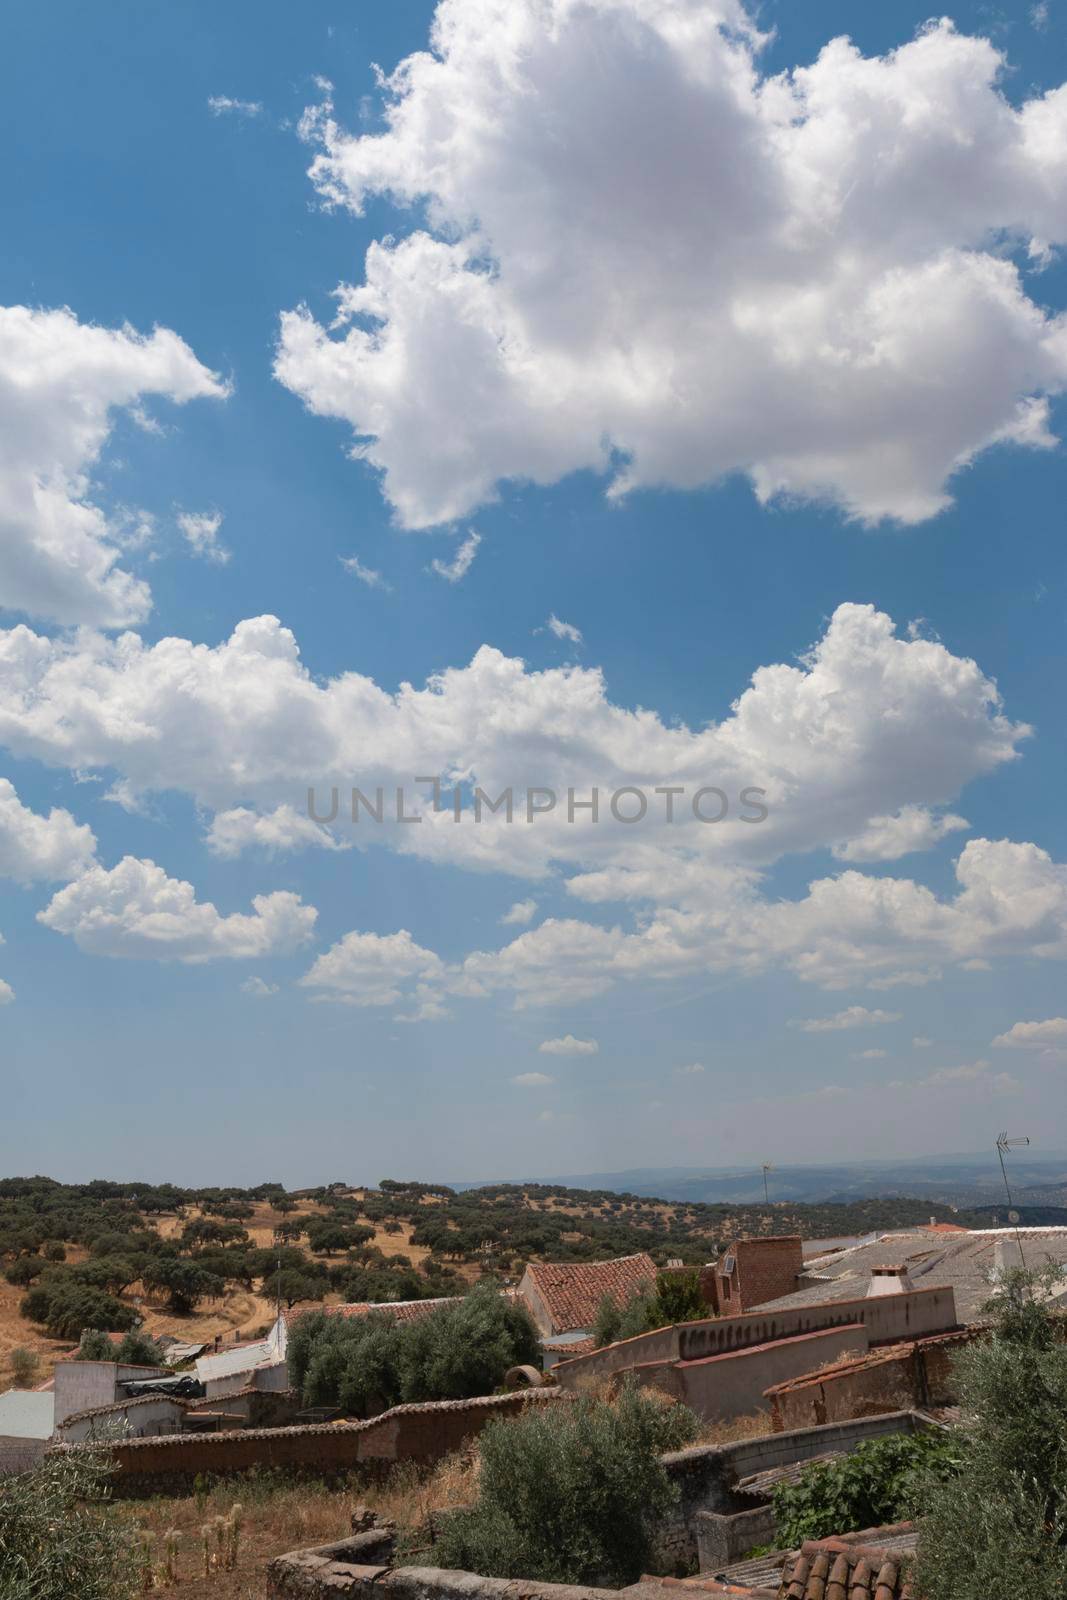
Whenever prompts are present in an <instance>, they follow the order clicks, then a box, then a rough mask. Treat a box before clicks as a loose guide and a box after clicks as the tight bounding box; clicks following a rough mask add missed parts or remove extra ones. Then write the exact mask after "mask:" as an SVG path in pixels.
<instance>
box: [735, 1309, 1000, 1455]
mask: <svg viewBox="0 0 1067 1600" xmlns="http://www.w3.org/2000/svg"><path fill="white" fill-rule="evenodd" d="M979 1336H980V1335H979V1334H977V1333H975V1332H971V1331H967V1332H960V1333H955V1334H947V1335H944V1336H942V1337H940V1338H934V1339H920V1340H917V1341H915V1342H914V1343H913V1344H904V1345H897V1346H894V1347H891V1348H890V1349H888V1350H879V1351H874V1352H872V1353H871V1354H870V1355H868V1356H866V1357H864V1358H863V1359H862V1360H860V1361H852V1362H848V1363H846V1364H843V1365H840V1366H835V1367H829V1368H826V1369H824V1370H823V1371H821V1372H810V1373H807V1374H805V1375H804V1376H802V1377H796V1378H792V1379H789V1380H788V1381H786V1382H783V1383H779V1384H776V1385H774V1386H773V1387H772V1388H769V1389H768V1390H767V1401H768V1403H769V1405H770V1408H771V1419H772V1424H773V1426H774V1428H775V1430H776V1431H782V1430H783V1429H786V1428H804V1427H816V1426H818V1425H819V1424H821V1423H827V1422H842V1421H844V1420H845V1419H847V1418H849V1417H867V1416H875V1415H877V1414H878V1413H880V1412H884V1411H898V1410H900V1409H902V1408H903V1409H906V1408H908V1407H917V1408H918V1409H919V1410H923V1409H925V1408H926V1407H928V1406H946V1405H954V1404H955V1403H956V1392H955V1385H954V1382H953V1377H952V1361H953V1357H954V1356H955V1355H956V1353H957V1351H959V1350H961V1349H962V1348H963V1347H964V1345H966V1344H967V1343H969V1341H970V1340H971V1339H973V1338H975V1337H979Z"/></svg>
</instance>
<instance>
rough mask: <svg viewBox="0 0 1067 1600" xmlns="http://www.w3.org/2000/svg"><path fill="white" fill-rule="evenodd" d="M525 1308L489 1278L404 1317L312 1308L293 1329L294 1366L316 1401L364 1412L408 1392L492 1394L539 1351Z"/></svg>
mask: <svg viewBox="0 0 1067 1600" xmlns="http://www.w3.org/2000/svg"><path fill="white" fill-rule="evenodd" d="M539 1350H540V1346H539V1342H538V1337H537V1332H536V1330H535V1328H534V1326H533V1324H532V1322H531V1321H530V1319H529V1317H528V1316H527V1314H526V1312H525V1310H524V1309H523V1308H522V1307H521V1306H519V1305H516V1304H515V1302H514V1301H513V1300H510V1299H505V1297H504V1296H503V1295H501V1294H499V1293H498V1292H497V1290H496V1288H495V1287H494V1286H493V1285H492V1284H489V1283H485V1284H478V1285H477V1286H476V1287H475V1288H474V1289H472V1290H471V1291H470V1293H469V1294H467V1295H465V1296H463V1297H462V1298H457V1299H456V1300H455V1301H452V1302H450V1303H449V1304H448V1305H445V1306H440V1307H438V1308H437V1309H436V1310H434V1311H430V1312H428V1313H427V1315H426V1316H425V1317H423V1318H421V1319H420V1320H419V1321H418V1322H407V1323H398V1322H397V1321H396V1320H395V1319H394V1318H393V1317H391V1316H390V1315H389V1313H388V1309H387V1307H385V1306H383V1307H382V1310H381V1312H380V1313H379V1312H373V1311H372V1312H370V1313H369V1314H368V1315H366V1316H362V1317H338V1316H329V1315H327V1314H326V1313H324V1312H314V1311H313V1312H309V1313H307V1314H306V1315H305V1316H302V1317H299V1318H298V1319H297V1321H296V1323H295V1324H294V1326H293V1330H292V1332H291V1334H290V1336H289V1349H288V1361H289V1373H290V1378H291V1381H292V1383H293V1385H294V1387H296V1388H299V1389H300V1390H301V1391H302V1393H303V1398H304V1404H305V1405H309V1406H340V1407H341V1408H342V1409H343V1410H345V1411H347V1412H350V1413H353V1414H355V1415H357V1416H364V1415H367V1414H369V1413H370V1412H372V1411H376V1410H380V1409H382V1408H384V1407H385V1406H391V1405H396V1404H398V1403H399V1402H400V1401H407V1400H462V1399H466V1398H468V1397H469V1396H471V1395H478V1394H491V1393H492V1392H493V1390H494V1389H496V1388H497V1387H498V1386H499V1384H500V1382H501V1380H502V1378H503V1376H504V1374H505V1372H506V1371H507V1369H508V1368H509V1367H513V1366H517V1365H520V1364H523V1363H528V1362H537V1360H538V1358H539Z"/></svg>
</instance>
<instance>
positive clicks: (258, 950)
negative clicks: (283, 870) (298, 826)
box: [37, 856, 317, 962]
mask: <svg viewBox="0 0 1067 1600" xmlns="http://www.w3.org/2000/svg"><path fill="white" fill-rule="evenodd" d="M252 907H253V909H252V912H251V914H244V913H238V912H235V913H233V914H232V915H231V916H222V915H221V914H220V913H219V912H218V910H217V909H216V908H215V906H213V905H212V904H211V902H210V901H198V900H197V898H196V893H195V890H194V889H193V886H192V884H191V883H185V882H183V881H182V880H181V879H180V878H170V877H168V876H167V874H166V873H165V872H164V870H163V868H162V867H158V866H156V864H155V862H153V861H140V860H138V859H137V858H136V857H135V856H125V857H124V858H123V859H122V861H120V862H119V864H118V866H116V867H112V868H111V869H110V870H108V869H107V868H106V867H101V866H93V867H90V868H88V870H87V871H85V872H84V873H83V874H82V875H81V877H80V878H76V879H75V880H74V882H73V883H70V884H68V885H67V887H66V888H65V889H60V890H59V892H58V894H56V895H54V896H53V898H52V900H51V902H50V903H49V905H47V906H46V907H45V909H44V910H43V911H40V912H38V914H37V920H38V921H39V922H43V923H44V925H45V927H47V928H53V929H54V930H55V931H56V932H57V933H65V934H69V935H70V936H71V937H72V938H73V939H74V941H75V943H76V944H77V945H78V947H79V949H81V950H84V951H85V952H86V953H87V954H88V955H95V956H119V957H126V958H141V959H151V960H156V961H185V962H202V961H213V960H219V959H224V958H230V959H235V960H246V959H248V958H249V957H254V956H266V955H275V954H281V953H284V952H287V951H290V950H293V949H295V948H296V947H297V946H299V945H301V944H303V943H304V942H305V941H306V940H307V939H309V938H310V937H311V933H312V931H313V929H314V925H315V919H316V916H317V912H316V911H315V909H314V907H312V906H305V905H303V904H302V903H301V900H300V896H299V895H295V894H290V893H288V892H286V891H278V892H277V893H275V894H266V895H256V896H255V897H254V899H253V901H252Z"/></svg>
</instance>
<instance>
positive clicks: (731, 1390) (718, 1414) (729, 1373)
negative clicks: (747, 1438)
mask: <svg viewBox="0 0 1067 1600" xmlns="http://www.w3.org/2000/svg"><path fill="white" fill-rule="evenodd" d="M866 1351H867V1330H866V1328H865V1327H863V1325H862V1324H861V1323H852V1324H850V1325H849V1326H846V1327H844V1328H824V1329H820V1331H819V1332H818V1333H803V1334H800V1335H799V1337H797V1338H795V1339H777V1340H775V1342H774V1343H773V1344H758V1345H753V1346H752V1347H751V1349H747V1350H731V1351H730V1352H729V1353H728V1354H727V1355H722V1356H705V1357H704V1359H703V1360H702V1361H664V1362H654V1363H650V1364H648V1365H645V1366H640V1367H635V1368H634V1369H633V1376H634V1378H635V1379H636V1380H637V1382H638V1383H639V1384H641V1385H642V1386H643V1387H648V1388H657V1389H662V1390H663V1391H664V1392H665V1393H666V1394H669V1395H673V1396H674V1398H675V1399H677V1400H681V1401H683V1402H684V1404H685V1405H687V1406H689V1407H691V1409H692V1410H693V1411H695V1412H696V1414H697V1416H698V1417H700V1418H701V1420H702V1421H705V1422H712V1421H715V1420H721V1421H728V1420H729V1419H731V1418H733V1417H744V1416H748V1415H750V1414H751V1413H752V1412H754V1411H761V1410H763V1409H765V1407H766V1401H765V1400H764V1397H763V1395H764V1390H765V1389H767V1388H768V1387H769V1386H770V1385H772V1384H779V1383H782V1382H783V1381H784V1380H785V1379H786V1378H794V1377H796V1376H797V1375H798V1374H800V1373H805V1374H806V1373H810V1372H812V1371H813V1369H814V1368H816V1367H821V1366H825V1365H826V1364H827V1363H828V1362H832V1361H840V1360H841V1358H842V1357H843V1356H845V1355H850V1354H856V1355H865V1354H866ZM624 1376H625V1375H624V1374H623V1373H619V1374H617V1375H616V1378H615V1380H614V1381H615V1383H616V1384H618V1383H621V1382H622V1380H623V1377H624ZM887 1409H890V1410H895V1409H899V1407H889V1408H887ZM824 1420H826V1421H829V1420H830V1419H829V1418H825V1419H824Z"/></svg>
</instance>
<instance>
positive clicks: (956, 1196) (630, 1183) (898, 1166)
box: [453, 1150, 1067, 1206]
mask: <svg viewBox="0 0 1067 1600" xmlns="http://www.w3.org/2000/svg"><path fill="white" fill-rule="evenodd" d="M1008 1178H1009V1182H1010V1184H1011V1192H1012V1199H1013V1201H1015V1202H1016V1203H1017V1204H1018V1205H1019V1206H1037V1205H1043V1206H1067V1155H1065V1154H1051V1155H1050V1154H1042V1155H1041V1156H1033V1155H1031V1154H1030V1153H1029V1152H1028V1151H1025V1150H1013V1151H1012V1152H1011V1154H1010V1156H1009V1158H1008ZM510 1181H514V1182H529V1183H547V1184H559V1185H561V1186H563V1187H565V1188H568V1189H602V1190H610V1191H612V1192H613V1193H615V1194H635V1195H642V1196H649V1197H655V1198H657V1199H660V1200H680V1201H689V1202H699V1201H703V1202H705V1203H707V1204H715V1203H723V1204H728V1205H752V1204H755V1203H758V1202H759V1201H762V1200H763V1198H764V1190H763V1172H762V1170H761V1169H760V1168H758V1167H757V1168H752V1167H744V1168H742V1167H735V1168H728V1167H635V1168H632V1169H630V1170H628V1171H623V1172H585V1173H576V1174H575V1173H569V1174H567V1175H565V1176H560V1177H551V1178H545V1177H538V1178H525V1179H521V1180H520V1179H515V1180H510ZM453 1187H455V1188H459V1189H473V1188H478V1187H480V1185H479V1184H472V1183H463V1184H455V1185H453ZM768 1188H769V1193H770V1198H771V1200H772V1201H775V1200H779V1201H798V1202H803V1203H807V1204H819V1203H828V1202H829V1203H832V1202H840V1203H847V1202H848V1201H850V1200H859V1199H870V1198H878V1197H896V1196H909V1197H911V1198H914V1199H917V1200H930V1201H936V1202H938V1203H939V1204H942V1205H952V1206H989V1205H1006V1204H1007V1202H1006V1200H1005V1198H1004V1180H1003V1178H1002V1176H1001V1171H1000V1164H999V1162H998V1160H997V1156H996V1152H995V1151H988V1152H986V1151H983V1152H981V1153H979V1154H973V1153H972V1154H965V1155H944V1156H923V1157H921V1158H911V1159H909V1160H906V1161H884V1162H879V1161H865V1162H862V1163H859V1162H857V1163H842V1164H841V1165H830V1164H827V1165H824V1166H811V1167H806V1166H805V1167H800V1166H797V1167H790V1166H781V1167H775V1168H773V1170H772V1171H771V1172H770V1173H769V1174H768Z"/></svg>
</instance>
